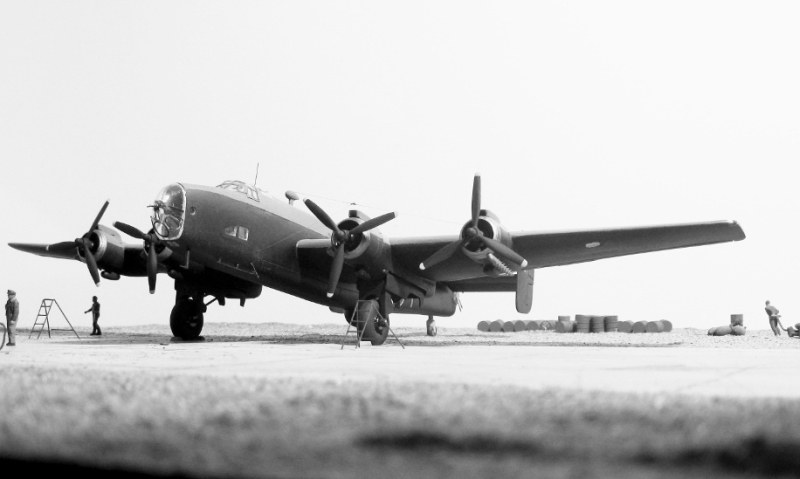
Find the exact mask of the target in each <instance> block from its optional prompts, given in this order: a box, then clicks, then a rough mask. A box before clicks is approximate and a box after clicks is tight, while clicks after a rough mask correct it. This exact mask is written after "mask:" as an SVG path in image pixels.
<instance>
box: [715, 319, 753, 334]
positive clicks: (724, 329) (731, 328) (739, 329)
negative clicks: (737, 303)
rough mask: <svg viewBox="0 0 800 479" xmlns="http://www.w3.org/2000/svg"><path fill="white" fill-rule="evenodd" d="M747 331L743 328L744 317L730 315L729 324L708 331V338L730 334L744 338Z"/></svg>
mask: <svg viewBox="0 0 800 479" xmlns="http://www.w3.org/2000/svg"><path fill="white" fill-rule="evenodd" d="M746 331H747V330H746V329H745V327H744V315H743V314H732V315H731V324H730V325H725V326H716V327H713V328H711V329H709V330H708V335H709V336H727V335H729V334H732V335H734V336H744V334H745V332H746Z"/></svg>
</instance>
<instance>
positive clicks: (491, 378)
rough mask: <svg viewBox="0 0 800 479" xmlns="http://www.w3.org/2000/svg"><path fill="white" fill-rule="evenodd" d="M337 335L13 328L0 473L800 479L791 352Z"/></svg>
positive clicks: (779, 346) (327, 329)
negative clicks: (357, 339) (374, 342)
mask: <svg viewBox="0 0 800 479" xmlns="http://www.w3.org/2000/svg"><path fill="white" fill-rule="evenodd" d="M346 329H347V328H346V325H312V326H306V325H301V326H297V325H287V324H275V323H268V324H224V325H215V324H213V323H210V324H208V325H207V326H206V329H205V331H204V334H205V341H200V342H180V341H173V340H171V335H170V333H169V328H168V327H167V326H164V325H158V326H135V327H125V328H115V327H105V328H104V335H103V336H101V337H90V336H88V332H89V330H88V329H78V333H79V334H80V336H81V339H78V338H76V337H75V336H74V335H72V334H71V333H65V332H56V333H53V337H52V338H48V337H47V333H46V331H45V333H44V334H43V335H42V336H41V337H40V338H39V339H28V333H29V331H27V330H20V339H19V341H18V346H17V347H16V348H15V349H11V348H8V347H7V348H5V349H3V350H2V351H0V371H1V373H0V374H1V376H0V381H1V382H0V401H2V403H3V404H4V405H6V407H4V410H3V414H2V416H0V451H1V452H0V455H2V458H3V460H2V462H4V463H5V464H4V465H5V466H21V467H24V468H25V470H26V471H28V472H30V473H36V472H41V473H50V472H58V473H62V474H63V473H67V472H75V473H76V474H80V475H82V476H83V477H86V476H96V475H99V474H107V473H108V472H109V471H113V472H114V473H115V474H117V475H122V474H126V475H130V476H136V475H172V476H181V477H376V476H381V477H384V478H392V477H459V478H461V477H531V476H534V475H535V476H537V477H659V478H660V477H665V478H666V477H686V476H687V475H692V476H695V475H701V474H702V475H703V476H706V477H781V476H785V477H797V471H800V454H798V452H800V381H798V380H797V375H796V374H795V371H796V369H797V364H798V354H799V353H800V341H799V340H796V339H790V338H787V337H786V336H783V337H778V338H776V337H773V336H772V335H771V332H768V331H754V332H748V334H747V335H745V336H725V337H709V336H707V335H706V332H705V331H699V330H691V329H689V330H683V329H678V330H675V331H673V332H671V333H660V334H637V335H631V334H620V333H596V334H577V333H573V334H558V333H554V332H542V331H533V332H521V333H481V332H478V331H477V330H474V329H463V330H462V329H458V330H455V329H453V330H450V329H443V330H441V331H440V334H439V336H437V337H433V338H431V337H427V336H426V335H425V331H424V329H422V328H397V329H396V330H395V332H396V333H397V335H398V337H399V339H400V341H402V343H403V344H404V345H405V346H406V348H405V349H402V348H401V347H400V346H399V343H398V342H397V341H395V340H394V338H393V337H391V336H390V339H389V340H388V341H387V344H386V345H384V346H381V347H372V346H369V345H368V343H364V344H365V345H364V347H362V348H359V349H356V348H355V344H354V342H353V336H352V335H351V336H350V337H348V338H345V337H344V333H345V331H346ZM34 336H36V335H35V334H34ZM344 339H346V342H345V344H344V347H343V348H342V342H343V340H344ZM8 405H13V406H11V407H8ZM54 468H55V469H54Z"/></svg>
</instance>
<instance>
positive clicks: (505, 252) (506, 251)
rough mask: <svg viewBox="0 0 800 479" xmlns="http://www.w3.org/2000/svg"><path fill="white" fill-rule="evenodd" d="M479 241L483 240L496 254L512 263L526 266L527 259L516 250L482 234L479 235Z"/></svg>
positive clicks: (522, 266)
mask: <svg viewBox="0 0 800 479" xmlns="http://www.w3.org/2000/svg"><path fill="white" fill-rule="evenodd" d="M481 241H483V243H484V244H485V245H486V246H488V247H489V248H491V249H493V250H494V252H495V253H497V255H498V256H500V257H502V258H504V259H506V260H508V261H511V262H512V263H515V264H518V265H519V266H520V267H521V268H524V267H525V266H528V260H526V259H525V258H523V257H522V256H520V255H519V254H518V253H517V252H516V251H514V250H512V249H511V248H509V247H508V246H506V245H504V244H503V243H501V242H499V241H497V240H494V239H492V238H488V237H486V236H483V235H481Z"/></svg>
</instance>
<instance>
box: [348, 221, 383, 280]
mask: <svg viewBox="0 0 800 479" xmlns="http://www.w3.org/2000/svg"><path fill="white" fill-rule="evenodd" d="M368 219H369V218H368V217H367V216H366V215H364V214H363V213H361V212H360V211H357V210H350V216H349V217H348V218H347V219H345V220H342V221H341V222H340V223H339V224H338V226H339V229H342V230H348V231H349V230H352V229H353V228H355V227H356V226H357V225H359V224H361V223H363V222H364V221H366V220H368ZM391 257H392V255H391V250H390V247H389V244H388V243H387V242H386V241H384V239H383V236H382V235H381V234H380V232H378V231H377V230H375V229H373V230H369V231H365V232H363V233H359V234H355V235H351V236H350V238H349V239H348V241H347V242H346V243H345V246H344V259H345V261H346V262H347V264H348V265H350V266H352V267H354V268H355V269H356V270H357V271H360V272H361V274H364V273H366V274H368V275H369V276H370V277H373V278H374V277H378V276H382V275H383V274H384V271H386V270H391Z"/></svg>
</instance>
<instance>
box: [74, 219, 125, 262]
mask: <svg viewBox="0 0 800 479" xmlns="http://www.w3.org/2000/svg"><path fill="white" fill-rule="evenodd" d="M88 237H89V240H90V241H91V242H92V253H93V254H94V258H95V260H96V261H97V266H98V267H99V268H100V269H103V270H110V271H119V270H121V269H122V267H123V265H124V263H125V243H124V242H123V241H122V237H121V236H120V235H119V233H118V232H117V231H116V230H114V229H112V228H109V227H107V226H103V225H98V226H97V229H95V230H93V231H91V232H90V233H88ZM81 251H82V250H79V252H78V255H79V256H80V259H81V261H83V262H86V258H85V257H84V255H83V254H81Z"/></svg>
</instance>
